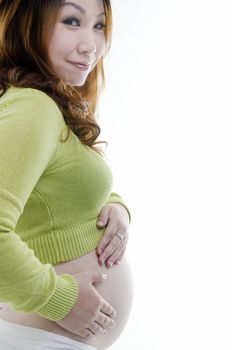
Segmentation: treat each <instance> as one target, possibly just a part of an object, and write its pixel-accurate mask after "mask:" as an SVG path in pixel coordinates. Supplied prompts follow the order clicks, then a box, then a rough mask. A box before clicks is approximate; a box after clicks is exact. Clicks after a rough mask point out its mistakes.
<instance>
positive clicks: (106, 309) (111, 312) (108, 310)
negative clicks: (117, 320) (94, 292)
mask: <svg viewBox="0 0 232 350" xmlns="http://www.w3.org/2000/svg"><path fill="white" fill-rule="evenodd" d="M100 311H101V312H102V313H103V314H105V315H107V316H109V317H111V318H114V317H116V311H115V309H114V308H113V307H112V306H111V305H110V304H108V303H107V302H106V301H104V300H103V302H102V305H101V309H100Z"/></svg>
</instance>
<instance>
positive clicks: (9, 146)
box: [0, 89, 78, 321]
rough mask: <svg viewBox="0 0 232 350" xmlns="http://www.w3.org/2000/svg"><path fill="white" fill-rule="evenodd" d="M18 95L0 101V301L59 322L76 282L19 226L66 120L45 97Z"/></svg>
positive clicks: (70, 304) (68, 306)
mask: <svg viewBox="0 0 232 350" xmlns="http://www.w3.org/2000/svg"><path fill="white" fill-rule="evenodd" d="M19 90H22V91H19ZM19 90H18V91H16V92H14V94H13V95H10V96H8V97H5V95H4V96H3V98H1V99H0V276H1V277H0V301H1V302H6V303H9V304H10V305H11V307H12V308H13V309H15V310H18V311H21V312H25V313H29V312H36V313H38V314H39V315H41V316H42V317H44V318H47V319H50V320H53V321H57V320H60V319H62V318H64V317H65V316H66V315H67V314H68V313H69V311H70V310H71V309H72V307H73V306H74V304H75V302H76V299H77V294H78V286H77V283H76V280H75V278H74V277H73V276H71V275H68V274H63V275H57V274H56V273H55V270H54V268H53V266H52V265H50V264H42V263H41V262H40V261H39V259H37V258H36V256H35V255H34V252H33V250H32V249H29V248H28V246H27V244H26V243H25V242H23V241H22V240H21V238H20V236H19V235H18V234H17V232H15V227H16V224H17V221H18V219H19V217H20V215H21V214H22V212H23V209H24V206H25V203H26V202H27V200H28V198H29V196H30V194H31V192H32V191H33V188H34V187H35V185H36V183H37V181H38V180H39V178H40V176H41V175H42V174H43V172H44V171H45V170H46V168H47V167H48V166H49V164H50V162H51V161H52V159H53V156H54V154H55V152H56V149H57V147H58V138H59V133H60V131H61V125H62V124H61V122H62V119H61V116H62V115H61V114H60V111H59V109H58V108H57V106H56V104H55V103H54V102H53V101H52V99H50V98H49V97H48V96H46V94H44V93H42V92H40V91H38V90H35V89H33V90H34V92H33V91H32V89H19ZM6 94H7V93H6Z"/></svg>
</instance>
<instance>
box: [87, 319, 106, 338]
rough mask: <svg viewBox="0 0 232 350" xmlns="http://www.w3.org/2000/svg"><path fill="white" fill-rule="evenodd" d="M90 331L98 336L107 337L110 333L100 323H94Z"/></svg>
mask: <svg viewBox="0 0 232 350" xmlns="http://www.w3.org/2000/svg"><path fill="white" fill-rule="evenodd" d="M88 329H89V330H90V331H91V332H92V333H93V334H94V335H97V336H105V335H107V333H108V331H107V330H106V329H104V328H102V327H101V326H100V325H99V324H98V323H96V322H93V323H92V324H91V326H89V327H88Z"/></svg>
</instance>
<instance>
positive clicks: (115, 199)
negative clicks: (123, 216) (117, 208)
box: [107, 192, 131, 223]
mask: <svg viewBox="0 0 232 350" xmlns="http://www.w3.org/2000/svg"><path fill="white" fill-rule="evenodd" d="M107 203H120V204H121V205H123V206H124V207H125V208H126V210H127V212H128V215H129V222H130V223H131V213H130V210H129V208H128V206H127V204H126V203H125V201H124V200H123V199H122V197H121V196H119V194H117V193H116V192H111V195H110V197H109V199H108V201H107Z"/></svg>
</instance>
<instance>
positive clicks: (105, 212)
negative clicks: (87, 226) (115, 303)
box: [97, 206, 109, 227]
mask: <svg viewBox="0 0 232 350" xmlns="http://www.w3.org/2000/svg"><path fill="white" fill-rule="evenodd" d="M108 220H109V208H108V207H106V206H105V207H103V208H102V210H101V211H100V214H99V215H98V219H97V226H99V227H104V226H106V225H107V223H108Z"/></svg>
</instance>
